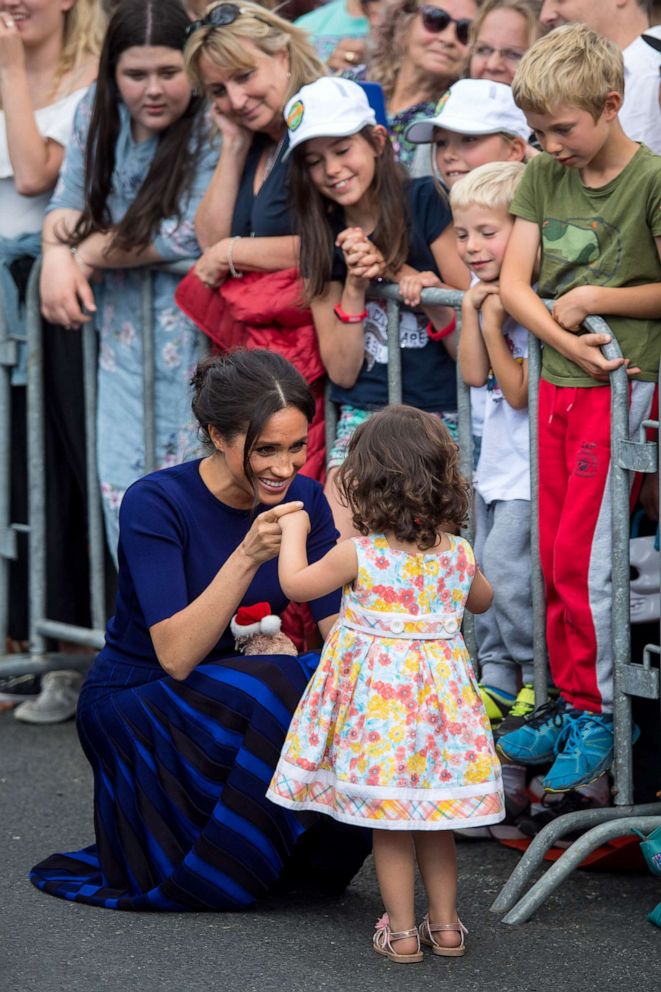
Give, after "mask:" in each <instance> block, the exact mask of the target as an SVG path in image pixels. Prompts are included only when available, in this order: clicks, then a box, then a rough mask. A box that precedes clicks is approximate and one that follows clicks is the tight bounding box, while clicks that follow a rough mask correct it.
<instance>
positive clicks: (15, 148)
mask: <svg viewBox="0 0 661 992" xmlns="http://www.w3.org/2000/svg"><path fill="white" fill-rule="evenodd" d="M103 28H104V22H103V17H102V15H101V13H100V11H99V6H98V4H97V2H96V0H77V2H76V0H20V2H19V0H3V2H0V218H2V219H1V221H0V286H1V288H2V297H3V306H4V308H5V312H6V315H7V319H8V323H9V326H10V332H11V333H12V334H14V335H17V336H19V337H20V336H21V326H22V319H23V314H22V306H21V305H20V303H19V300H20V299H21V297H22V295H23V293H24V289H25V284H26V282H27V277H28V274H29V270H30V267H31V265H32V262H33V260H34V258H35V257H36V255H38V254H39V250H40V230H41V224H42V220H43V213H44V209H45V207H46V204H47V203H48V199H49V197H50V193H51V190H52V188H53V186H54V185H55V182H56V180H57V176H58V173H59V170H60V166H61V164H62V160H63V158H64V149H65V146H66V144H67V142H68V139H69V134H70V132H71V127H72V123H73V116H74V111H75V109H76V106H77V104H78V102H79V101H80V99H81V97H82V96H83V94H84V93H85V91H86V89H87V87H88V86H89V84H90V83H91V82H92V80H93V79H94V78H95V76H96V72H97V63H98V54H99V51H100V46H101V40H102V35H103ZM46 345H47V355H46V360H47V368H46V372H47V376H48V378H49V380H55V381H56V382H57V381H59V382H65V383H66V384H67V396H66V402H65V403H64V404H63V405H60V404H58V406H57V408H56V409H55V410H49V413H52V414H53V415H52V416H48V417H47V422H48V424H49V426H48V438H47V457H48V460H49V462H51V463H52V464H58V463H61V461H62V448H63V446H64V448H66V449H71V448H72V445H71V443H70V442H71V437H72V436H74V437H76V438H78V437H79V430H80V428H79V424H80V423H82V412H81V411H82V407H81V406H80V404H77V403H76V399H77V397H76V393H75V384H76V383H77V382H79V381H80V374H79V372H78V370H79V368H80V343H79V339H78V338H77V337H76V338H74V337H73V336H72V335H67V334H66V333H65V332H64V331H62V329H61V328H51V329H49V333H48V335H47V338H46ZM24 384H25V353H24V351H23V353H22V356H21V363H20V364H19V366H18V368H16V369H15V370H14V375H13V388H12V429H11V434H12V473H11V504H12V505H11V511H12V519H14V520H23V519H25V512H26V511H25V504H26V498H27V497H26V467H25V457H24V453H25V388H24ZM51 385H52V383H51V382H50V381H49V386H51ZM49 397H50V398H51V399H52V398H54V393H53V389H50V390H49ZM73 448H74V449H75V448H77V449H78V454H80V458H78V460H77V464H76V465H75V466H73V471H70V470H69V469H67V472H66V473H63V472H60V473H59V476H58V477H57V478H56V477H52V478H51V479H50V490H49V498H50V499H52V500H54V501H56V502H57V508H55V507H54V506H50V507H49V510H50V511H52V512H54V517H55V519H57V520H58V521H59V524H58V526H57V527H49V544H48V548H47V551H48V563H49V579H50V581H49V600H48V613H49V616H51V617H53V618H54V619H60V620H65V621H69V622H72V623H75V622H85V616H84V615H81V613H80V607H79V605H78V604H79V603H80V601H81V596H80V592H81V584H84V582H85V576H84V574H82V575H81V572H82V573H84V571H85V567H86V551H85V546H84V534H81V533H80V528H79V527H78V529H77V534H78V538H77V540H76V537H75V533H76V532H75V529H73V531H72V534H69V533H67V531H66V526H65V524H66V520H65V518H66V516H67V511H66V510H65V509H64V508H63V501H64V502H65V503H66V504H67V506H70V504H71V501H73V502H75V500H76V495H75V494H74V492H73V491H74V490H76V489H77V488H81V487H82V486H83V485H84V482H83V480H84V453H83V451H84V449H83V448H82V444H80V443H77V441H75V442H74V444H73ZM65 474H66V476H67V479H66V480H65V479H64V475H65ZM78 480H80V485H79V486H78ZM59 483H63V484H64V485H65V487H67V489H68V491H67V492H66V493H65V494H62V493H61V492H59V490H58V484H59ZM60 497H62V498H61V499H60ZM75 513H78V519H80V511H79V509H78V510H76V511H74V515H75ZM18 538H19V540H18V545H19V547H18V559H17V560H16V561H15V562H12V565H11V574H10V586H11V591H12V596H11V600H10V617H9V637H10V639H11V642H13V643H12V644H11V645H10V647H14V648H16V647H18V648H21V647H23V646H24V645H23V643H22V642H24V641H25V638H26V637H27V595H26V586H27V564H26V554H27V550H26V541H25V536H24V535H18ZM78 580H80V584H79V582H78ZM83 601H84V597H83ZM3 681H4V680H3ZM8 681H9V680H8ZM75 681H76V677H75V676H71V678H69V677H68V675H67V674H66V673H59V672H58V673H53V674H51V675H48V676H45V677H44V691H43V692H42V696H41V697H39V706H40V707H41V710H40V712H39V713H37V717H39V716H41V718H42V719H40V720H39V722H57V721H58V720H61V719H67V718H68V717H70V716H73V713H74V711H75V702H76V692H75V691H74V690H73V688H72V687H73V685H74V683H75ZM49 686H50V688H49V691H48V692H46V689H47V688H48V687H49ZM15 688H17V689H18V691H17V692H13V691H12V690H13V689H15ZM37 689H38V683H37V682H36V680H34V679H31V678H30V677H27V676H26V677H23V679H22V680H21V683H20V685H19V686H18V687H17V686H15V685H9V684H4V685H2V686H0V692H2V693H3V694H4V693H5V692H6V699H7V700H8V701H13V702H17V701H20V700H21V699H22V698H25V696H26V695H29V694H32V695H33V694H34V693H35V692H36V690H37ZM49 700H50V701H49ZM35 705H36V704H35V703H34V702H30V703H26V707H27V709H26V707H24V708H22V709H21V710H20V712H19V711H17V715H20V716H21V717H22V718H24V719H26V718H28V717H29V715H30V709H31V708H32V709H34V708H35ZM35 722H36V721H35Z"/></svg>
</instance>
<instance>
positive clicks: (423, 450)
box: [267, 406, 504, 963]
mask: <svg viewBox="0 0 661 992" xmlns="http://www.w3.org/2000/svg"><path fill="white" fill-rule="evenodd" d="M457 463H458V453H457V448H456V445H455V444H454V442H453V441H452V438H451V436H450V434H449V432H448V430H447V428H445V427H444V426H443V424H442V423H441V421H440V419H439V418H437V417H435V416H434V415H433V414H429V413H425V412H423V411H420V410H416V409H414V408H412V407H408V406H390V407H387V408H386V409H384V410H382V411H380V412H379V413H377V414H375V415H374V416H373V417H372V418H370V419H369V420H368V421H366V422H365V423H364V424H362V425H361V426H360V427H359V428H358V429H357V430H356V432H355V434H354V436H353V437H352V439H351V442H350V445H349V454H348V457H347V460H346V461H345V462H344V464H343V466H342V468H341V470H340V474H339V486H340V492H341V493H342V496H343V499H344V500H345V501H346V503H347V505H348V506H349V509H350V510H351V512H352V514H353V522H354V525H355V526H356V528H357V529H358V531H359V532H360V533H361V534H362V535H364V536H363V537H358V538H352V539H350V540H347V541H343V542H341V543H340V544H338V545H336V546H335V547H334V548H333V549H332V550H331V551H329V552H328V554H327V555H325V557H324V558H322V559H321V560H320V561H318V562H316V563H314V564H313V565H308V563H307V557H306V552H305V540H306V537H307V533H308V527H309V522H308V518H307V514H306V513H305V512H304V511H302V510H301V511H300V512H296V513H291V514H288V515H287V516H286V517H282V518H281V520H280V525H281V527H282V532H283V536H282V545H281V548H280V559H279V569H278V572H279V577H280V582H281V585H282V588H283V590H284V591H285V593H286V595H287V596H289V597H290V598H291V599H293V600H299V601H300V600H303V599H309V598H311V597H315V596H320V595H323V594H324V592H328V591H330V590H331V589H334V588H336V587H337V586H343V587H344V588H343V596H342V606H341V610H340V615H339V619H338V620H337V622H336V623H335V625H334V627H333V629H332V630H331V632H330V635H329V637H328V640H327V641H326V646H325V649H324V653H323V655H322V658H321V662H320V664H319V667H318V669H317V671H316V673H315V674H314V676H313V677H312V680H311V682H310V684H309V685H308V688H307V690H306V692H305V694H304V696H303V698H302V700H301V702H300V704H299V707H298V710H297V711H296V714H295V716H294V719H293V721H292V723H291V727H290V729H289V733H288V735H287V739H286V741H285V745H284V748H283V751H282V755H281V757H280V761H279V763H278V766H277V768H276V771H275V774H274V776H273V779H272V781H271V785H270V787H269V790H268V792H267V796H268V798H269V799H271V800H272V801H273V802H276V803H279V804H281V805H283V806H287V807H289V808H291V809H295V810H315V811H318V812H322V813H326V814H328V815H329V816H332V817H334V818H335V819H336V820H340V821H342V822H344V823H350V824H358V825H361V826H369V827H372V828H373V830H374V860H375V865H376V872H377V878H378V881H379V888H380V890H381V895H382V897H383V902H384V904H385V908H386V914H385V915H384V916H383V917H382V919H381V920H379V922H378V923H377V929H376V933H375V934H374V940H373V946H374V950H375V951H377V953H379V954H383V955H385V956H386V957H388V958H389V959H390V960H392V961H397V962H401V963H409V962H414V961H420V960H422V952H421V949H420V943H421V942H422V943H423V944H427V945H429V946H430V947H431V948H432V951H433V953H434V954H439V955H442V956H459V955H461V954H463V953H464V934H465V933H466V930H465V928H464V927H463V925H462V923H461V922H460V920H459V918H458V916H457V908H456V889H457V869H456V860H455V851H454V839H453V835H452V830H453V829H455V828H461V827H469V826H476V825H482V824H489V823H495V822H497V821H498V820H501V819H502V818H503V815H504V810H503V806H504V804H503V794H502V786H501V775H500V765H499V762H498V759H497V757H496V755H495V752H494V747H493V740H492V737H491V732H490V729H489V721H488V718H487V716H486V713H485V710H484V707H483V704H482V701H481V698H480V693H479V690H478V688H477V683H476V680H475V677H474V674H473V671H472V668H471V664H470V660H469V657H468V653H467V651H466V647H465V645H464V642H463V639H462V637H461V633H460V627H461V621H462V616H463V611H464V607H468V609H470V610H471V611H472V612H474V613H480V612H483V611H484V610H486V609H488V607H489V605H490V603H491V599H492V593H491V586H490V585H489V583H488V582H487V580H486V579H485V578H484V576H483V575H482V574H481V572H480V571H479V569H477V568H476V566H475V559H474V557H473V552H472V550H471V548H470V545H469V544H468V543H467V542H466V541H465V540H464V539H463V538H461V537H455V536H454V535H453V534H451V533H448V530H450V529H454V525H455V524H461V523H462V522H463V520H464V518H465V516H466V512H467V509H468V499H469V494H468V486H467V484H466V482H465V480H464V479H462V477H461V476H460V475H459V473H458V468H457ZM416 861H417V863H418V866H419V868H420V872H421V875H422V879H423V882H424V886H425V890H426V893H427V898H428V913H427V914H426V915H425V917H424V919H423V921H422V923H421V924H420V926H419V927H417V928H416V926H415V918H414V872H415V862H416Z"/></svg>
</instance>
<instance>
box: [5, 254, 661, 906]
mask: <svg viewBox="0 0 661 992" xmlns="http://www.w3.org/2000/svg"><path fill="white" fill-rule="evenodd" d="M189 264H190V263H189V262H180V263H178V264H176V265H168V266H160V267H158V270H159V271H167V272H172V273H175V274H180V275H183V274H184V273H185V272H186V271H187V270H188V267H189ZM153 271H155V270H153V269H150V270H145V271H144V273H143V286H142V330H143V390H144V396H143V400H144V405H145V410H144V414H145V416H144V435H145V471H147V472H149V471H151V470H152V469H153V468H154V466H155V455H154V450H155V423H154V378H155V363H154V320H153V296H152V273H153ZM38 285H39V266H38V263H37V264H35V266H34V268H33V271H32V273H31V276H30V282H29V286H28V292H27V327H28V354H29V358H28V418H29V419H28V432H29V433H28V436H29V445H28V471H29V494H30V496H29V521H28V522H20V523H17V522H13V521H11V520H10V513H9V506H10V504H9V472H10V467H11V447H10V436H11V432H10V415H9V411H10V390H11V385H10V377H11V370H12V368H13V366H14V365H15V364H16V361H17V344H16V341H15V339H13V338H12V335H11V329H9V328H8V327H7V323H6V319H5V317H4V313H5V310H4V307H3V306H2V301H1V300H0V422H1V423H2V429H0V472H1V473H2V478H1V479H0V639H1V640H0V645H2V647H4V640H5V636H6V632H7V604H8V593H9V587H8V568H9V562H10V561H11V560H12V559H13V558H15V557H16V535H17V533H18V532H19V531H25V530H27V531H28V533H29V564H30V569H29V574H30V587H29V610H30V653H29V654H26V655H4V656H2V655H0V672H1V673H2V674H3V675H13V674H23V673H28V672H29V673H41V672H46V671H49V670H53V669H57V668H63V667H66V668H69V667H82V666H85V665H86V664H88V663H89V662H88V660H85V659H84V658H81V656H80V655H73V656H67V655H65V654H63V653H59V652H58V653H48V652H47V651H46V640H45V639H46V638H47V637H48V638H55V639H60V640H67V641H71V642H74V643H77V644H83V645H89V646H90V647H93V648H100V647H102V645H103V642H104V627H105V621H106V616H105V602H106V590H105V574H104V568H105V564H104V560H105V554H104V542H105V535H104V527H103V518H102V512H101V501H100V494H99V485H98V479H97V473H96V368H97V358H96V349H97V342H96V332H95V331H94V329H93V328H92V327H90V326H88V327H86V328H85V329H84V330H83V332H82V333H83V335H84V338H83V344H84V385H85V425H86V445H87V490H88V507H89V510H88V534H89V542H90V559H91V574H90V605H91V616H92V626H91V628H89V629H87V628H82V627H76V626H72V625H69V624H61V623H56V622H54V621H53V620H51V619H49V618H48V617H47V616H46V571H45V565H46V559H45V547H46V542H45V534H46V517H45V480H44V478H43V476H44V471H43V465H44V456H43V451H44V438H43V422H44V403H43V361H42V327H41V317H40V313H39V295H38ZM370 295H371V296H374V297H376V298H379V299H384V300H386V301H387V308H388V387H389V400H390V402H401V397H402V384H401V354H400V347H399V310H400V303H401V301H400V300H399V294H398V289H397V287H395V286H381V287H379V288H377V289H375V290H374V291H373V292H371V293H370ZM462 298H463V294H462V293H460V292H457V291H449V290H439V289H425V290H424V291H423V293H422V300H423V302H424V303H427V304H432V305H433V304H436V305H442V306H449V307H453V308H454V309H455V310H456V312H457V316H458V323H459V322H460V318H461V302H462ZM585 326H586V328H587V329H588V330H590V331H592V332H596V333H599V332H602V331H606V332H608V333H610V329H609V328H608V325H607V324H606V323H605V322H604V321H603V320H602V319H601V318H598V317H591V318H589V319H588V320H587V321H586V322H585ZM602 352H603V353H604V355H605V357H606V358H617V357H621V353H620V349H619V346H618V344H617V342H616V341H615V339H614V338H612V340H611V342H610V343H609V344H608V345H605V346H604V347H603V348H602ZM539 369H540V347H539V344H538V342H537V341H536V339H535V338H534V337H533V336H532V335H531V336H530V348H529V372H530V374H529V381H530V396H529V410H530V425H531V430H530V437H531V487H532V494H533V498H532V500H531V510H532V513H531V528H532V529H531V550H532V565H531V567H532V588H533V612H534V652H535V698H536V702H537V703H540V702H543V701H544V699H545V698H546V685H547V658H546V640H545V617H544V594H543V584H542V576H541V570H540V565H539V553H538V506H537V501H536V499H535V498H534V494H535V493H536V492H537V480H538V467H537V430H536V423H537V397H538V388H537V387H538V378H539ZM457 381H458V412H459V444H460V450H461V459H462V462H461V464H462V470H463V472H464V474H465V475H466V476H467V477H470V476H471V475H472V434H471V422H470V391H469V389H468V388H467V387H466V386H465V384H464V383H463V381H462V379H461V374H460V372H459V367H458V366H457ZM610 384H611V410H612V421H611V432H612V433H611V439H612V459H611V487H612V503H613V520H612V541H613V611H612V613H613V629H612V644H613V652H614V728H615V761H614V765H613V777H614V801H615V806H614V807H611V808H608V809H595V810H590V811H588V812H582V813H570V814H567V815H565V816H562V817H559V818H558V819H557V820H556V821H554V822H553V823H551V824H549V825H548V826H547V827H546V828H544V830H542V831H541V832H540V834H539V835H538V836H537V837H536V838H535V840H534V841H533V843H532V844H531V845H530V847H529V848H528V851H527V852H526V854H525V855H524V856H523V858H522V859H521V861H520V862H519V864H518V865H517V867H516V868H515V870H514V872H513V873H512V876H511V877H510V879H509V881H508V882H507V884H506V885H505V886H504V888H503V890H502V891H501V893H500V894H499V896H498V898H497V899H496V901H495V902H494V904H493V906H492V910H493V911H494V912H498V913H506V915H505V916H504V918H503V922H505V923H521V922H524V921H525V920H527V919H528V918H529V917H530V916H531V915H532V913H533V912H534V911H535V910H536V909H537V908H538V907H539V905H541V903H542V902H543V901H544V899H545V898H546V897H547V896H548V895H549V894H550V893H551V892H552V891H553V890H554V889H555V888H556V887H557V885H559V884H560V882H561V881H562V879H563V878H564V877H566V875H567V874H568V873H569V872H570V871H571V870H572V869H573V868H574V867H575V866H576V865H577V864H578V863H579V862H580V861H581V860H582V859H583V858H584V857H585V856H586V854H588V853H589V852H590V851H593V850H594V849H595V848H597V847H598V846H599V845H600V844H601V843H603V841H604V840H605V839H606V838H607V837H614V836H622V835H623V834H625V833H630V832H631V831H632V830H633V829H634V828H636V829H639V830H642V831H644V832H645V831H647V832H649V831H651V830H652V829H654V827H656V826H658V825H659V823H661V803H652V804H646V805H641V806H635V805H633V777H632V743H631V729H632V720H631V699H632V697H634V696H640V697H645V698H650V699H658V698H659V697H660V690H659V671H658V669H656V668H654V667H653V665H652V658H653V657H654V656H658V655H659V653H660V652H661V649H660V648H659V647H658V646H655V645H649V646H648V647H647V648H646V649H645V653H644V657H643V659H642V662H640V663H634V662H632V660H631V646H630V626H629V479H630V472H631V471H641V472H653V471H655V469H656V467H657V448H658V446H657V444H650V443H647V442H646V441H645V439H644V437H641V438H640V440H638V441H630V440H629V437H628V424H629V410H628V380H627V375H626V372H625V370H624V369H623V368H619V369H617V370H616V371H615V372H613V373H611V377H610ZM646 426H655V427H657V428H658V423H657V422H653V423H652V422H649V423H648V424H647V425H646ZM334 431H335V421H334V409H333V408H332V404H327V422H326V437H327V442H328V443H329V445H330V443H331V442H332V440H333V438H334ZM28 523H29V526H28ZM467 640H468V641H469V642H470V631H468V632H467ZM469 646H470V645H469ZM582 828H590V829H588V830H587V833H585V834H584V836H583V837H581V839H580V840H579V841H577V842H576V843H574V844H573V845H572V846H571V848H569V849H568V850H567V851H566V852H565V853H564V854H563V855H562V856H561V858H560V859H559V860H558V861H557V862H556V863H555V864H554V866H553V867H552V868H551V869H549V870H548V871H547V873H546V874H545V875H543V876H542V878H541V879H539V881H538V882H537V883H536V884H535V885H533V886H532V888H531V889H530V891H528V892H527V894H524V893H525V892H526V889H527V888H528V886H529V885H530V882H531V880H532V877H533V875H534V874H535V873H536V872H537V870H538V868H539V866H540V864H541V863H542V859H543V856H544V854H545V852H546V851H547V850H548V848H549V847H550V846H551V845H552V844H553V843H554V842H555V840H557V839H558V838H559V837H561V836H564V835H565V834H566V833H569V832H571V831H574V830H576V829H582Z"/></svg>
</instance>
